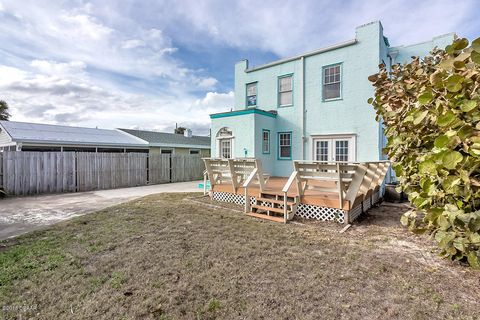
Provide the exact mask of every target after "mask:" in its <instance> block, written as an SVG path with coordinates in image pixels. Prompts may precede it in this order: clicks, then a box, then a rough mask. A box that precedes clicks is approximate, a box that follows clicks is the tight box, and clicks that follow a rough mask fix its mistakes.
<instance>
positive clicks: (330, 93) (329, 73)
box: [323, 64, 342, 100]
mask: <svg viewBox="0 0 480 320" xmlns="http://www.w3.org/2000/svg"><path fill="white" fill-rule="evenodd" d="M341 72H342V68H341V66H340V65H339V64H337V65H334V66H329V67H325V68H323V100H330V99H339V98H341Z"/></svg>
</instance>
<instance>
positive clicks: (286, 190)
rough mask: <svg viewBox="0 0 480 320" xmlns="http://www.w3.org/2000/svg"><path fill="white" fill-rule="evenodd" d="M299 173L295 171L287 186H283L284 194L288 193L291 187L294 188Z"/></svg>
mask: <svg viewBox="0 0 480 320" xmlns="http://www.w3.org/2000/svg"><path fill="white" fill-rule="evenodd" d="M297 174H298V171H293V172H292V174H291V175H290V177H289V178H288V180H287V183H285V186H283V189H282V192H284V193H285V192H288V190H289V189H290V187H291V186H292V183H293V181H294V180H295V178H296V177H297Z"/></svg>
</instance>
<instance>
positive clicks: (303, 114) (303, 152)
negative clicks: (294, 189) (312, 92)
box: [300, 57, 307, 160]
mask: <svg viewBox="0 0 480 320" xmlns="http://www.w3.org/2000/svg"><path fill="white" fill-rule="evenodd" d="M300 61H301V65H302V67H301V71H302V76H301V77H300V79H301V81H302V85H301V97H300V98H301V99H300V103H301V105H302V160H306V159H305V157H306V154H305V150H306V148H305V144H306V143H307V137H306V132H305V113H306V110H305V57H301V58H300Z"/></svg>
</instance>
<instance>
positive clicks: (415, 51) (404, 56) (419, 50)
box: [389, 33, 455, 63]
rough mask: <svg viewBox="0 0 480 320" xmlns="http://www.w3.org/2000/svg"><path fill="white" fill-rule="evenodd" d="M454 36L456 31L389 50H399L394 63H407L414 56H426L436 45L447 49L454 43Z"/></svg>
mask: <svg viewBox="0 0 480 320" xmlns="http://www.w3.org/2000/svg"><path fill="white" fill-rule="evenodd" d="M454 36H455V34H454V33H448V34H444V35H441V36H437V37H434V38H433V39H432V40H430V41H425V42H421V43H417V44H412V45H405V46H398V47H391V48H389V52H398V55H397V56H396V58H395V61H394V63H405V62H408V61H410V60H411V57H412V56H416V57H424V56H426V55H427V54H428V53H429V52H430V51H431V50H432V49H433V48H435V47H438V48H440V49H445V47H446V46H447V45H449V44H451V43H452V41H453V38H454Z"/></svg>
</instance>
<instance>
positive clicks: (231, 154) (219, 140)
mask: <svg viewBox="0 0 480 320" xmlns="http://www.w3.org/2000/svg"><path fill="white" fill-rule="evenodd" d="M227 141H228V143H230V157H224V156H223V154H222V151H223V150H222V142H227ZM232 144H233V139H232V138H227V139H225V138H222V139H218V157H219V158H222V159H233V148H232Z"/></svg>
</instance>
